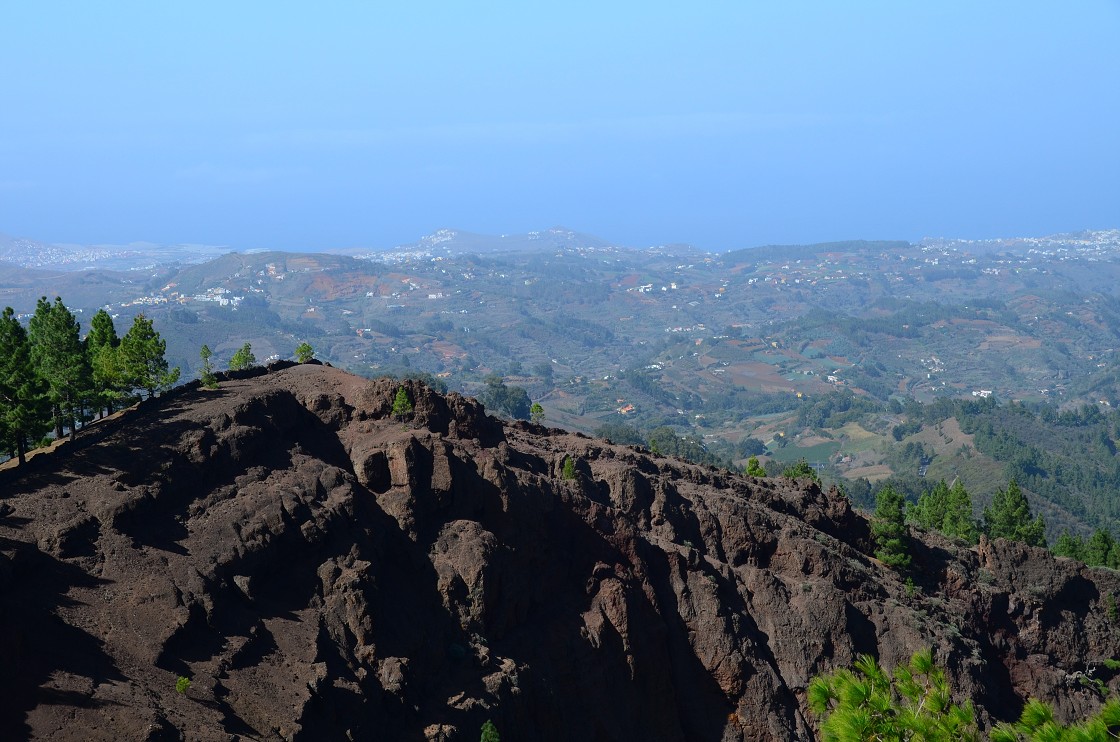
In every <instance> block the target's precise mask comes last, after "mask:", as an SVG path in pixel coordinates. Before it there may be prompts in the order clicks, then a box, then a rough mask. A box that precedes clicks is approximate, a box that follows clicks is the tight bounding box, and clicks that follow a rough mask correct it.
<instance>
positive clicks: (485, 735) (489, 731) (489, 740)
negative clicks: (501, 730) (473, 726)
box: [479, 720, 502, 742]
mask: <svg viewBox="0 0 1120 742" xmlns="http://www.w3.org/2000/svg"><path fill="white" fill-rule="evenodd" d="M479 742H502V740H501V737H499V736H498V728H497V727H496V726H494V722H492V721H489V720H487V722H486V723H485V724H483V725H482V737H481V738H480V739H479Z"/></svg>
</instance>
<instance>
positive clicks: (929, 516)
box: [906, 479, 977, 542]
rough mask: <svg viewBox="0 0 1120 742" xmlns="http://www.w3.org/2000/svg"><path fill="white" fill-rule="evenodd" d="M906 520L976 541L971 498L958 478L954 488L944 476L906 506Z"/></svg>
mask: <svg viewBox="0 0 1120 742" xmlns="http://www.w3.org/2000/svg"><path fill="white" fill-rule="evenodd" d="M906 516H907V519H908V520H910V522H912V523H916V524H918V525H919V526H921V527H922V528H925V529H926V530H930V531H940V532H941V533H944V534H945V535H946V536H952V537H953V538H963V539H965V540H967V541H973V542H974V541H975V540H976V535H977V532H976V531H977V529H976V521H975V520H974V519H973V515H972V497H970V496H969V494H968V491H967V490H965V488H964V485H963V484H962V483H961V481H960V480H959V479H958V480H957V481H956V482H954V483H953V486H952V488H950V487H949V485H947V484H945V480H944V479H942V480H941V481H939V482H938V483H937V484H936V485H934V487H933V489H931V490H928V491H926V492H925V493H923V494H922V496H921V497H919V498H918V502H917V503H916V504H914V505H913V506H912V507H910V508H908V509H907V513H906Z"/></svg>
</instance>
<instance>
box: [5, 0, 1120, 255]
mask: <svg viewBox="0 0 1120 742" xmlns="http://www.w3.org/2000/svg"><path fill="white" fill-rule="evenodd" d="M4 17H5V26H6V28H7V30H8V34H7V39H6V44H5V45H4V46H3V47H2V48H0V63H2V64H3V65H4V67H5V68H6V69H8V70H12V71H15V74H12V75H10V76H9V79H7V80H6V81H5V83H4V85H3V86H2V87H0V96H2V97H0V100H2V101H3V104H4V107H5V111H6V115H5V116H4V117H3V119H2V120H0V232H4V233H7V234H11V235H13V236H18V237H27V238H31V239H36V240H41V241H44V242H50V243H80V244H127V243H132V242H138V241H148V242H153V243H161V244H178V243H194V244H203V245H220V246H226V247H228V248H229V249H232V250H250V249H258V248H270V249H286V250H330V249H342V248H356V247H365V248H389V247H393V246H395V245H400V244H408V243H411V242H414V241H416V240H417V239H419V238H420V237H421V236H423V235H426V234H430V233H431V232H433V231H434V230H436V229H439V228H453V229H460V230H463V231H467V232H474V233H482V234H502V233H517V232H526V231H530V230H540V229H547V228H549V227H550V226H556V225H563V226H565V227H567V228H569V229H572V230H576V231H580V232H586V233H589V234H593V235H596V236H599V237H602V238H604V239H606V240H609V241H611V242H614V243H617V244H622V245H629V246H635V247H644V246H648V245H655V244H670V243H688V244H692V245H694V246H696V247H698V248H700V249H704V250H709V251H725V250H730V249H737V248H742V247H751V246H759V245H766V244H795V243H813V242H822V241H833V240H845V239H903V240H910V241H917V240H919V239H921V238H923V237H942V236H943V237H954V238H967V239H985V238H994V237H1015V236H1041V235H1047V234H1053V233H1060V232H1075V231H1081V230H1084V229H1111V228H1115V227H1116V226H1117V224H1118V219H1117V216H1118V210H1117V207H1116V204H1118V203H1120V179H1118V178H1116V177H1115V174H1116V173H1117V172H1120V143H1118V141H1117V138H1116V136H1115V121H1116V120H1117V119H1118V118H1120V117H1118V115H1117V114H1118V113H1120V100H1118V97H1117V96H1116V95H1115V78H1116V73H1117V71H1120V46H1118V45H1116V44H1115V43H1114V39H1115V38H1116V35H1117V32H1118V31H1120V3H1116V2H1110V1H1108V0H1098V1H1096V2H1086V3H1083V4H1079V5H1077V6H1074V7H1057V6H1053V5H1051V4H1048V3H1041V2H1037V3H990V4H983V5H982V6H976V5H973V4H966V3H959V2H958V3H948V4H939V5H937V6H930V7H918V6H913V7H911V6H897V5H895V4H889V3H871V2H861V3H854V4H847V5H844V6H842V7H823V6H817V5H808V4H806V5H792V4H784V5H782V6H779V7H767V8H755V7H747V6H745V5H744V6H738V5H730V4H726V5H719V6H716V7H714V8H705V9H688V10H683V9H673V8H667V7H663V6H656V5H655V6H649V5H637V4H630V3H622V4H612V5H611V6H609V7H600V6H598V5H592V4H589V3H576V4H568V5H566V6H564V7H562V8H550V9H529V8H525V7H522V6H521V5H519V4H513V3H495V4H491V5H487V6H484V7H470V8H464V9H460V8H451V9H449V8H440V9H439V12H438V14H437V13H436V11H435V10H434V9H429V10H428V13H427V14H426V13H425V11H424V9H423V8H416V7H402V8H394V9H390V10H384V9H381V8H378V7H373V6H367V5H364V4H357V3H336V4H332V5H327V6H321V7H317V8H316V9H315V11H314V12H309V11H305V10H303V9H300V8H298V7H293V6H274V5H271V4H270V5H267V6H266V5H263V4H245V5H238V6H227V5H224V4H221V5H220V4H217V3H212V2H201V3H196V4H193V5H191V6H189V7H187V8H175V7H157V6H152V5H149V4H143V3H119V4H114V5H112V6H110V9H108V10H106V9H105V8H104V7H99V6H88V7H87V6H72V5H68V4H63V3H54V2H44V3H38V4H26V5H23V6H15V7H11V8H7V9H6V10H5V12H4Z"/></svg>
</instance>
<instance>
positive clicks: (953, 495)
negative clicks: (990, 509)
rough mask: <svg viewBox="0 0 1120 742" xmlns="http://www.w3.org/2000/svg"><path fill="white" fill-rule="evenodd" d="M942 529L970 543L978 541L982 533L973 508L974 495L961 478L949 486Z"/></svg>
mask: <svg viewBox="0 0 1120 742" xmlns="http://www.w3.org/2000/svg"><path fill="white" fill-rule="evenodd" d="M941 530H942V532H943V533H945V534H946V535H949V536H952V537H954V538H963V539H964V540H966V541H968V542H970V543H976V540H977V538H978V537H979V535H980V529H979V528H977V527H976V516H975V514H974V513H973V509H972V496H971V495H970V494H968V490H966V489H965V488H964V483H963V482H961V480H960V479H958V480H957V481H955V482H953V486H952V487H950V488H949V500H948V503H947V505H946V508H945V516H944V519H943V520H942V525H941Z"/></svg>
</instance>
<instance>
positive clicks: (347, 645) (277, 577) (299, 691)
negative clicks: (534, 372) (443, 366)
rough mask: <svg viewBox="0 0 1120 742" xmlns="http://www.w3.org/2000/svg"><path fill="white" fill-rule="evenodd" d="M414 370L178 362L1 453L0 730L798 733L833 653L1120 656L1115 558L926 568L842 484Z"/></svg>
mask: <svg viewBox="0 0 1120 742" xmlns="http://www.w3.org/2000/svg"><path fill="white" fill-rule="evenodd" d="M407 389H408V391H409V393H410V395H411V397H412V399H413V401H414V403H415V413H414V414H413V416H412V417H411V419H410V420H408V421H405V422H402V421H398V420H394V419H393V418H392V416H391V415H390V410H391V406H392V401H393V398H394V395H395V393H396V391H397V383H396V382H392V381H388V380H378V381H372V382H371V381H367V380H364V379H361V378H358V377H354V376H351V375H348V374H346V373H344V372H342V371H339V370H337V369H334V368H330V367H326V366H318V365H302V366H291V367H286V368H279V369H274V370H273V371H272V372H270V373H267V374H264V375H259V376H256V377H252V378H237V379H230V380H227V381H224V382H223V383H222V385H221V387H220V389H218V390H216V391H207V390H203V389H199V388H197V387H193V386H188V387H186V388H183V389H181V390H178V391H177V392H174V393H172V394H169V395H167V396H166V397H164V398H161V399H157V400H153V401H150V402H145V403H143V404H141V405H140V406H139V407H138V408H137V409H135V410H133V411H131V412H129V413H127V414H125V415H122V416H121V417H120V418H119V419H116V420H111V421H107V422H104V423H101V424H98V425H95V426H91V428H90V429H89V430H88V431H86V433H85V436H84V439H83V438H82V437H79V440H78V441H77V442H76V443H74V444H68V445H65V446H62V447H60V449H59V450H58V451H57V452H55V453H53V454H48V455H41V456H38V457H36V458H34V459H32V460H31V461H30V462H29V463H28V465H26V466H25V467H23V468H21V469H13V468H8V469H5V470H3V471H0V494H2V496H3V499H2V502H0V512H2V513H3V517H2V518H0V698H3V699H4V703H2V704H0V737H2V738H4V739H19V738H26V737H32V738H36V739H58V740H69V739H73V740H79V739H80V740H94V739H96V740H116V739H138V740H139V739H147V740H174V739H188V740H211V739H216V740H234V739H240V740H257V739H259V740H272V739H304V740H326V739H401V740H408V739H415V740H474V739H477V738H478V730H479V727H480V726H481V725H482V723H483V722H484V721H485V720H487V719H493V720H494V722H495V723H496V724H497V726H498V729H499V730H500V732H501V734H502V738H503V739H507V740H529V739H531V740H575V739H580V740H639V739H640V740H750V739H809V738H812V736H813V729H814V720H813V719H812V718H811V717H810V716H809V714H808V712H807V709H806V706H805V687H806V685H807V684H808V682H809V679H810V678H811V677H812V676H813V675H814V674H816V673H819V672H822V671H827V670H830V669H832V668H835V667H838V666H846V665H849V664H850V663H851V662H852V660H853V659H854V657H855V656H856V655H857V654H859V653H863V652H871V653H874V654H877V655H878V656H879V657H880V658H881V660H882V661H883V663H884V664H886V665H887V666H894V665H895V664H897V663H899V662H902V661H904V660H905V659H907V658H908V657H909V655H910V654H911V653H912V652H913V651H915V650H916V649H918V648H920V647H923V646H932V648H933V650H934V656H935V659H936V660H937V661H938V663H939V664H941V665H943V666H945V667H946V668H947V669H948V672H949V674H950V677H951V681H952V683H953V687H954V688H955V689H956V690H957V691H958V693H959V694H960V696H961V698H962V699H963V698H971V699H972V700H973V701H974V702H975V703H976V704H977V705H978V712H979V716H980V718H981V720H982V722H983V723H985V724H988V723H990V722H991V720H992V719H1002V718H1010V717H1013V716H1015V715H1016V714H1017V713H1018V710H1019V707H1020V705H1021V703H1022V701H1023V700H1024V699H1025V698H1026V697H1027V696H1029V695H1035V696H1039V697H1042V698H1045V699H1047V700H1050V701H1052V702H1054V703H1055V704H1056V707H1057V710H1058V713H1059V715H1060V716H1062V717H1066V718H1072V717H1078V716H1081V715H1084V714H1087V713H1089V712H1091V711H1092V710H1094V709H1096V708H1097V707H1098V706H1099V704H1100V690H1099V688H1098V687H1096V683H1095V682H1093V681H1096V680H1099V681H1102V682H1103V683H1104V684H1105V685H1106V686H1107V687H1108V688H1114V687H1115V686H1116V684H1117V682H1120V681H1118V680H1116V679H1113V678H1112V674H1114V672H1115V671H1113V670H1110V669H1109V668H1108V667H1107V666H1106V665H1105V663H1104V661H1105V660H1110V659H1112V658H1114V657H1118V656H1120V635H1118V634H1117V625H1118V623H1120V618H1118V616H1117V607H1116V605H1117V604H1116V599H1115V597H1114V596H1115V595H1116V594H1117V593H1118V592H1120V579H1118V578H1117V576H1116V575H1115V574H1114V573H1111V572H1107V571H1104V570H1089V569H1086V568H1084V567H1083V566H1081V565H1080V564H1078V563H1075V562H1072V561H1069V560H1063V559H1057V560H1056V559H1054V558H1052V557H1050V556H1049V555H1048V554H1047V553H1046V552H1044V551H1042V550H1038V549H1031V548H1027V547H1024V546H1021V545H1017V544H1011V543H1006V542H1003V541H997V542H994V543H988V542H984V543H982V544H981V545H980V547H979V548H978V549H976V548H972V549H968V548H963V547H962V546H961V545H957V544H953V543H950V542H947V541H945V540H943V539H939V538H937V537H935V536H925V537H923V538H922V539H921V540H918V541H916V542H915V572H914V585H913V586H909V587H908V586H907V585H905V584H904V583H903V581H902V580H901V579H900V577H899V576H898V575H897V574H896V573H893V572H891V571H889V570H886V569H884V568H883V567H882V566H881V565H880V564H878V563H877V562H876V561H875V560H874V559H873V558H871V557H870V556H869V553H870V552H871V547H870V542H869V532H868V527H867V523H866V521H865V519H864V518H863V517H862V516H861V515H859V514H857V513H855V512H853V511H852V509H851V508H850V506H849V504H848V502H847V501H846V500H845V499H843V498H842V497H840V496H839V495H837V494H836V493H828V492H821V491H820V490H819V489H817V488H816V487H814V486H813V485H811V484H809V483H807V482H803V483H793V482H786V481H779V480H769V479H749V478H743V477H739V476H736V475H731V474H728V473H726V472H721V471H717V470H715V469H708V468H703V467H697V466H693V465H689V464H685V463H682V462H680V461H676V460H670V459H666V458H662V457H657V456H652V455H648V454H644V453H641V452H638V451H636V450H633V449H630V448H627V447H624V446H616V445H612V444H610V443H608V442H605V441H601V440H593V439H589V438H586V437H584V436H581V435H574V434H568V433H565V432H563V431H559V430H547V429H544V428H541V427H536V426H531V425H527V424H524V423H520V424H515V425H506V424H503V423H500V422H498V421H496V420H494V419H492V418H489V417H487V416H486V415H485V414H484V413H483V410H482V409H481V408H480V406H479V405H478V404H477V403H476V402H474V401H473V400H471V399H465V398H462V397H459V396H457V395H454V394H452V395H449V396H447V397H443V396H440V395H438V394H435V393H434V392H432V391H430V390H428V389H427V388H426V387H423V386H421V385H419V384H414V383H411V382H410V383H408V384H407ZM567 457H571V458H572V459H573V461H574V462H575V468H576V476H575V478H574V479H565V478H564V477H563V476H562V471H563V462H564V460H565V459H566V458H567ZM180 676H186V677H189V678H190V679H191V685H190V687H189V689H187V691H186V693H178V692H177V691H176V680H177V678H179V677H180Z"/></svg>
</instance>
